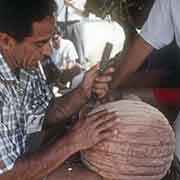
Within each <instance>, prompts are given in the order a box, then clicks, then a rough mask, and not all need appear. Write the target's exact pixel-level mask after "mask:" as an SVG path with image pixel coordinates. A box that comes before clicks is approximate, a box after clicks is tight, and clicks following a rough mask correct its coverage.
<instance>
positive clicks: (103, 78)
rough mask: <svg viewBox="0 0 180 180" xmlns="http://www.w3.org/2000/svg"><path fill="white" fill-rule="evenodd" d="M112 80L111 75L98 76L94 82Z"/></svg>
mask: <svg viewBox="0 0 180 180" xmlns="http://www.w3.org/2000/svg"><path fill="white" fill-rule="evenodd" d="M110 81H112V77H111V76H107V75H106V76H98V77H97V78H96V82H100V83H108V82H110Z"/></svg>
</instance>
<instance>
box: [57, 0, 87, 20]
mask: <svg viewBox="0 0 180 180" xmlns="http://www.w3.org/2000/svg"><path fill="white" fill-rule="evenodd" d="M86 1H87V0H72V4H73V5H74V6H75V7H76V8H78V9H80V10H81V11H84V7H85V5H86ZM56 3H57V5H58V18H57V20H58V21H59V22H64V21H65V12H66V6H65V4H64V0H56ZM82 18H83V16H81V15H80V14H78V13H77V11H76V10H75V9H74V8H71V7H68V21H75V20H81V19H82Z"/></svg>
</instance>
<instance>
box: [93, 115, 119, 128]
mask: <svg viewBox="0 0 180 180" xmlns="http://www.w3.org/2000/svg"><path fill="white" fill-rule="evenodd" d="M113 119H114V120H116V119H118V121H120V120H119V115H118V113H117V112H114V111H113V112H107V113H106V114H103V115H102V116H100V117H99V118H98V119H97V120H96V121H95V123H94V125H95V126H96V127H97V128H98V127H100V126H103V124H104V123H105V122H108V121H112V120H113Z"/></svg>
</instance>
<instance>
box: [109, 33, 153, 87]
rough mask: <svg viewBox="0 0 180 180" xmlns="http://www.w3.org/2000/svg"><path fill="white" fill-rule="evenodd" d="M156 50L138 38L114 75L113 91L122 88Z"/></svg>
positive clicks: (111, 85)
mask: <svg viewBox="0 0 180 180" xmlns="http://www.w3.org/2000/svg"><path fill="white" fill-rule="evenodd" d="M153 49H154V48H153V47H152V46H151V45H150V44H148V43H147V42H146V41H144V40H143V38H141V37H140V36H138V37H137V38H136V40H135V41H134V42H133V44H132V45H131V46H129V49H128V50H127V52H126V53H125V54H124V55H123V57H121V58H122V59H121V60H120V63H119V64H118V66H117V68H116V71H115V73H114V75H113V80H112V82H111V84H110V87H111V89H115V88H118V87H120V86H121V84H123V83H124V82H125V81H126V80H127V79H128V78H129V76H131V75H132V73H134V72H135V71H136V70H137V69H138V68H139V67H140V66H141V65H142V64H143V62H144V61H145V59H146V57H147V56H148V55H149V54H150V53H151V52H152V50H153Z"/></svg>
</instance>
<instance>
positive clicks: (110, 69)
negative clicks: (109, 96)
mask: <svg viewBox="0 0 180 180" xmlns="http://www.w3.org/2000/svg"><path fill="white" fill-rule="evenodd" d="M113 72H115V68H114V67H109V68H107V69H106V70H105V71H104V72H103V74H112V73H113Z"/></svg>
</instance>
